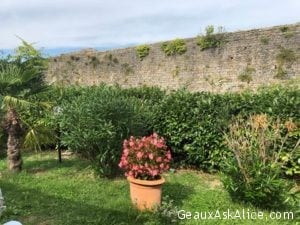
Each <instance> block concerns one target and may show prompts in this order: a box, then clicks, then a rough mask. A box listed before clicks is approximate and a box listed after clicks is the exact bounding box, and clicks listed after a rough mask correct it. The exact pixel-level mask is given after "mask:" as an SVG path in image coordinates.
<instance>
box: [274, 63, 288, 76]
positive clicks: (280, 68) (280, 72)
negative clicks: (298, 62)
mask: <svg viewBox="0 0 300 225" xmlns="http://www.w3.org/2000/svg"><path fill="white" fill-rule="evenodd" d="M274 78H277V79H286V78H288V72H287V71H286V70H285V69H284V68H283V65H282V64H279V66H278V67H277V70H276V74H275V75H274Z"/></svg>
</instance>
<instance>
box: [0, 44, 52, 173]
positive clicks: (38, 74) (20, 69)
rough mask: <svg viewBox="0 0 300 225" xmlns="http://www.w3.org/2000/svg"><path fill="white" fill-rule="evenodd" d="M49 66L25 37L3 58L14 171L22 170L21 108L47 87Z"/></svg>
mask: <svg viewBox="0 0 300 225" xmlns="http://www.w3.org/2000/svg"><path fill="white" fill-rule="evenodd" d="M45 69H46V60H45V59H44V58H43V57H42V56H41V53H40V52H39V51H37V50H36V49H35V48H34V47H32V45H30V44H28V43H27V42H25V41H24V40H22V45H21V46H20V47H18V48H17V50H16V53H15V55H13V56H9V57H7V58H5V59H1V60H0V104H1V106H2V107H1V108H2V109H3V110H4V113H5V116H4V120H3V127H4V130H5V131H6V133H7V136H8V139H7V158H8V168H9V170H11V171H13V172H18V171H21V170H22V157H21V148H22V144H23V136H24V133H25V129H24V126H23V125H22V122H21V118H20V116H19V114H18V110H23V109H26V108H28V107H31V106H32V105H34V104H35V103H32V102H30V101H29V97H30V96H32V95H36V94H37V93H39V92H41V91H44V90H45V88H46V87H47V86H46V84H45V83H44V81H43V72H44V71H45Z"/></svg>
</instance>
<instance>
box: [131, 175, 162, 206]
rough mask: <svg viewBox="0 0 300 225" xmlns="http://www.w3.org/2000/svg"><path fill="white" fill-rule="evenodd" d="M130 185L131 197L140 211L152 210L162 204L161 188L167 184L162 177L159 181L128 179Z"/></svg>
mask: <svg viewBox="0 0 300 225" xmlns="http://www.w3.org/2000/svg"><path fill="white" fill-rule="evenodd" d="M127 180H128V181H129V183H130V197H131V201H132V203H133V204H134V205H135V206H136V207H137V208H138V209H139V210H142V211H143V210H152V209H154V207H155V206H159V205H160V204H161V192H162V190H161V186H162V184H163V183H164V182H165V179H164V178H163V177H162V178H161V179H159V180H139V179H135V178H133V177H129V176H128V177H127Z"/></svg>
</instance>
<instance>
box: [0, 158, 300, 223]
mask: <svg viewBox="0 0 300 225" xmlns="http://www.w3.org/2000/svg"><path fill="white" fill-rule="evenodd" d="M0 171H1V178H0V188H1V189H2V192H3V196H4V199H5V204H6V206H7V209H6V211H5V213H4V214H3V215H2V217H1V220H0V222H1V223H3V222H5V221H8V220H10V219H16V220H19V221H21V222H22V223H23V224H24V225H71V224H72V225H83V224H88V225H92V224H95V225H114V224H119V225H125V224H128V225H135V224H137V225H139V224H145V225H155V224H161V225H165V224H166V223H167V222H166V221H164V220H163V219H161V217H159V216H157V215H156V214H152V213H139V212H138V211H136V210H135V209H134V208H133V207H132V206H131V202H130V199H129V185H128V183H127V181H126V179H125V178H117V179H113V180H108V179H103V178H98V177H97V176H95V175H94V174H93V169H92V168H91V167H90V165H89V162H87V161H84V160H81V159H78V158H77V157H75V156H72V157H69V158H67V159H64V160H63V163H62V164H59V163H58V162H57V160H56V153H55V152H51V153H49V152H46V153H39V154H26V155H24V171H23V172H22V173H20V174H15V175H14V174H9V173H8V172H7V170H6V161H5V160H1V161H0ZM165 178H166V181H167V182H166V184H164V186H163V195H168V196H169V197H170V199H173V200H174V205H175V206H177V207H178V209H179V210H185V211H190V212H193V213H194V212H200V211H201V212H207V213H208V212H210V211H215V210H217V209H219V211H220V212H221V213H222V212H226V211H227V209H231V210H240V212H241V211H242V209H243V208H244V209H245V210H247V209H248V208H249V209H250V211H258V209H255V208H253V207H249V206H246V205H243V204H237V203H233V202H232V201H231V199H230V197H229V195H228V194H227V192H226V191H225V190H223V188H222V185H221V182H220V181H219V177H218V176H217V175H209V174H204V173H199V172H195V171H178V172H176V173H169V174H166V175H165ZM264 214H265V215H264V217H267V216H269V212H266V211H264ZM193 215H196V214H195V213H194V214H193ZM207 216H208V215H207ZM174 224H228V225H229V224H230V225H233V224H239V225H240V224H241V225H242V224H247V225H250V224H255V225H266V224H270V225H275V224H297V223H296V220H295V219H294V220H284V219H280V220H271V219H268V220H267V221H266V219H263V220H259V219H257V220H251V219H244V220H238V219H237V220H233V219H229V220H224V219H223V220H221V219H219V220H211V219H207V220H194V219H191V220H180V221H178V222H175V223H174Z"/></svg>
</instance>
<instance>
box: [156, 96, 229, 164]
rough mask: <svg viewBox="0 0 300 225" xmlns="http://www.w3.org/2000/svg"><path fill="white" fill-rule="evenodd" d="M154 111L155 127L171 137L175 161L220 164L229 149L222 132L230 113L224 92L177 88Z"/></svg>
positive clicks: (170, 144)
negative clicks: (217, 93)
mask: <svg viewBox="0 0 300 225" xmlns="http://www.w3.org/2000/svg"><path fill="white" fill-rule="evenodd" d="M154 115H155V119H154V121H155V122H154V125H153V126H154V130H155V131H157V132H158V133H159V134H160V135H162V136H164V137H166V139H167V140H168V142H167V143H168V145H169V146H170V147H171V149H172V154H173V158H174V161H175V162H177V163H179V164H183V165H189V166H196V167H197V168H202V169H205V170H208V169H215V168H218V167H219V164H220V162H221V161H222V160H223V159H224V157H225V155H226V152H227V151H226V149H225V145H224V144H223V139H222V135H220V134H221V133H222V131H223V130H224V129H226V127H227V121H228V120H229V116H230V115H229V114H228V107H227V103H226V101H224V98H222V96H221V95H215V94H210V93H189V92H187V91H185V90H180V91H177V92H173V93H171V94H170V95H168V96H167V97H166V98H165V99H163V101H162V102H161V104H160V105H158V107H156V112H155V113H154Z"/></svg>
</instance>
